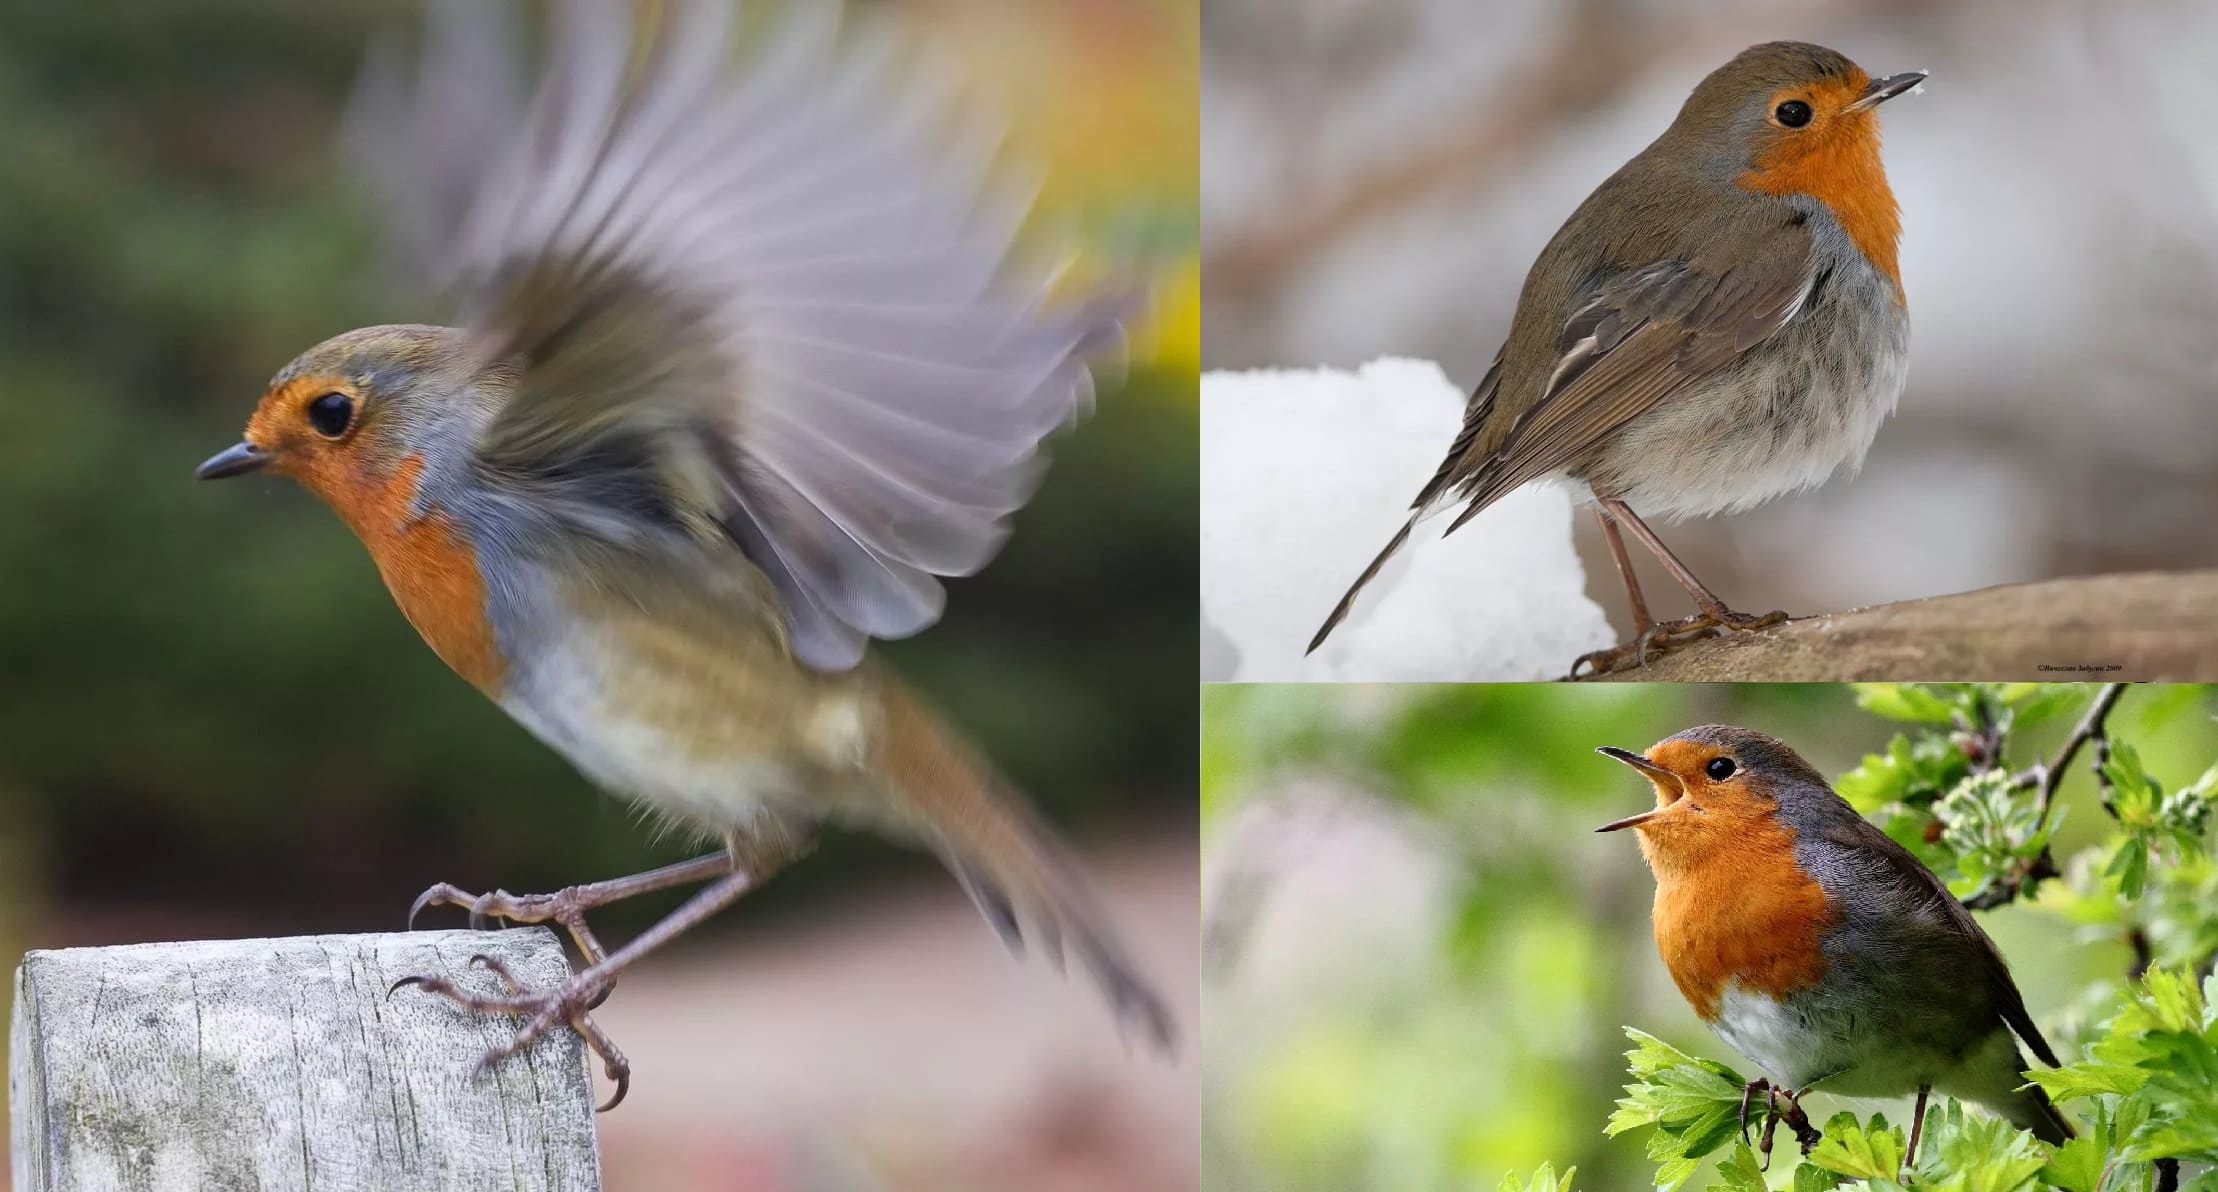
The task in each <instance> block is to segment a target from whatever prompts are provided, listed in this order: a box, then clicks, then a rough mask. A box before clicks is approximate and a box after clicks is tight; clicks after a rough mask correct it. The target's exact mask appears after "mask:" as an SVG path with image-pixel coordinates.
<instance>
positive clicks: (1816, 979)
mask: <svg viewBox="0 0 2218 1192" xmlns="http://www.w3.org/2000/svg"><path fill="white" fill-rule="evenodd" d="M1601 752H1603V753H1605V754H1608V755H1609V756H1611V757H1613V758H1616V759H1617V760H1618V761H1621V762H1624V763H1625V764H1626V765H1629V766H1631V767H1633V768H1634V769H1636V770H1639V771H1640V772H1641V773H1642V774H1643V775H1644V776H1646V777H1647V779H1648V781H1649V782H1651V783H1653V784H1654V785H1655V788H1656V807H1655V810H1653V811H1644V812H1642V813H1640V814H1639V815H1633V816H1627V817H1626V818H1624V819H1621V820H1618V821H1616V822H1615V823H1609V824H1604V825H1602V827H1600V828H1598V829H1596V830H1597V831H1601V832H1615V831H1618V830H1620V829H1623V828H1632V829H1635V830H1637V831H1638V832H1639V833H1640V851H1641V854H1642V855H1643V856H1645V857H1646V858H1647V859H1648V867H1649V868H1650V869H1651V870H1653V871H1654V872H1655V875H1656V908H1655V930H1656V948H1657V950H1658V951H1659V952H1661V953H1662V954H1663V960H1664V966H1665V967H1666V968H1669V969H1670V970H1671V978H1672V980H1673V981H1675V982H1677V983H1678V986H1679V992H1680V993H1682V994H1684V995H1686V999H1687V1001H1688V1002H1689V1003H1690V1004H1692V1005H1693V1006H1694V1011H1695V1013H1696V1014H1698V1015H1700V1016H1701V1018H1702V1021H1704V1022H1706V1023H1708V1024H1710V1028H1711V1029H1712V1030H1714V1031H1716V1032H1717V1033H1718V1037H1720V1038H1722V1039H1724V1040H1725V1041H1726V1042H1727V1043H1729V1044H1731V1045H1732V1047H1733V1048H1734V1050H1736V1051H1739V1052H1740V1053H1741V1054H1742V1055H1745V1056H1747V1057H1748V1058H1749V1060H1750V1061H1751V1062H1753V1063H1754V1064H1755V1065H1756V1066H1757V1068H1759V1069H1760V1070H1761V1071H1762V1072H1763V1074H1764V1076H1763V1079H1759V1080H1757V1081H1754V1082H1752V1083H1751V1084H1750V1085H1749V1086H1748V1092H1747V1096H1746V1097H1744V1099H1743V1101H1742V1107H1741V1113H1742V1124H1743V1127H1744V1128H1745V1126H1746V1123H1747V1112H1748V1101H1749V1099H1751V1098H1753V1097H1754V1096H1755V1094H1757V1093H1764V1094H1766V1097H1767V1101H1768V1100H1769V1099H1770V1098H1772V1097H1773V1096H1776V1097H1777V1098H1778V1099H1779V1100H1783V1101H1784V1102H1785V1104H1786V1105H1787V1106H1788V1108H1789V1110H1790V1111H1791V1112H1792V1114H1793V1115H1794V1117H1795V1118H1796V1119H1797V1121H1798V1123H1799V1124H1798V1127H1797V1129H1798V1132H1806V1131H1808V1126H1807V1121H1806V1119H1804V1118H1802V1115H1801V1113H1800V1107H1799V1105H1798V1104H1797V1102H1798V1101H1799V1099H1800V1097H1801V1096H1802V1094H1803V1093H1805V1092H1807V1091H1809V1090H1810V1089H1811V1088H1812V1087H1813V1086H1815V1087H1820V1088H1822V1089H1823V1090H1824V1091H1826V1092H1831V1093H1839V1094H1842V1095H1845V1096H1851V1097H1898V1096H1904V1095H1908V1094H1912V1093H1914V1094H1916V1096H1917V1110H1916V1117H1915V1120H1914V1121H1913V1122H1912V1124H1911V1127H1910V1149H1909V1155H1908V1158H1907V1159H1906V1160H1905V1161H1906V1162H1907V1161H1908V1159H1915V1158H1916V1156H1917V1149H1918V1135H1919V1133H1920V1131H1921V1130H1922V1129H1923V1127H1924V1118H1925V1099H1926V1094H1928V1093H1929V1092H1931V1091H1933V1090H1935V1089H1938V1090H1940V1091H1941V1092H1943V1093H1946V1094H1949V1095H1951V1096H1954V1097H1958V1098H1961V1099H1963V1100H1967V1101H1974V1102H1977V1103H1979V1104H1981V1105H1984V1106H1987V1107H1988V1108H1989V1109H1992V1110H1994V1111H1995V1112H1996V1113H1999V1114H2001V1115H2002V1116H2003V1117H2005V1118H2008V1119H2009V1120H2010V1121H2011V1122H2012V1123H2013V1124H2015V1125H2017V1126H2020V1127H2023V1128H2024V1129H2027V1130H2031V1131H2033V1133H2034V1134H2035V1135H2037V1136H2039V1137H2040V1138H2041V1139H2043V1140H2045V1141H2047V1142H2052V1143H2061V1142H2063V1141H2064V1140H2065V1139H2068V1138H2070V1137H2072V1127H2071V1125H2070V1123H2068V1122H2067V1121H2066V1120H2065V1119H2064V1116H2063V1115H2062V1114H2061V1113H2059V1112H2058V1111H2057V1108H2056V1106H2055V1105H2053V1104H2051V1103H2050V1102H2049V1099H2048V1096H2047V1094H2045V1093H2043V1092H2042V1091H2041V1089H2040V1086H2038V1085H2031V1084H2028V1082H2027V1081H2026V1079H2025V1077H2024V1075H2023V1072H2024V1071H2025V1067H2026V1064H2025V1060H2024V1058H2023V1057H2022V1056H2020V1055H2019V1054H2018V1044H2017V1042H2016V1041H2014V1040H2013V1039H2012V1038H2011V1036H2012V1034H2013V1032H2014V1033H2015V1034H2016V1036H2017V1039H2018V1040H2023V1041H2024V1043H2025V1045H2026V1046H2027V1047H2029V1048H2031V1049H2032V1050H2033V1054H2034V1055H2036V1056H2039V1057H2040V1059H2041V1062H2042V1063H2044V1064H2047V1065H2048V1066H2050V1067H2055V1066H2056V1065H2057V1060H2056V1053H2055V1052H2053V1051H2051V1050H2050V1049H2049V1045H2048V1041H2047V1040H2045V1039H2043V1038H2042V1037H2041V1031H2040V1028H2039V1027H2036V1026H2035V1025H2034V1024H2033V1019H2032V1017H2031V1016H2030V1015H2028V1014H2027V1013H2026V1009H2025V999H2024V998H2023V997H2021V996H2019V993H2018V987H2017V985H2016V984H2014V983H2013V982H2012V981H2011V979H2010V970H2009V968H2008V966H2006V965H2005V964H2004V963H2003V959H2002V953H2001V952H2000V951H1998V950H1996V948H1995V943H1994V941H1993V940H1990V939H1988V938H1987V933H1986V932H1984V931H1982V930H1980V927H1979V924H1978V923H1977V922H1975V921H1974V920H1973V919H1972V916H1971V912H1970V911H1968V910H1966V909H1964V904H1963V903H1961V902H1958V901H1957V900H1956V897H1955V896H1954V895H1952V894H1950V893H1949V892H1948V887H1947V886H1945V885H1942V884H1941V879H1940V878H1938V877H1935V876H1934V875H1933V871H1932V870H1930V869H1927V868H1926V867H1925V866H1924V865H1923V864H1921V863H1920V862H1919V861H1918V859H1917V858H1916V857H1914V856H1912V855H1911V854H1910V852H1909V851H1908V850H1907V849H1904V848H1903V847H1902V846H1901V845H1899V844H1896V843H1895V842H1894V841H1893V840H1890V839H1888V837H1887V834H1886V833H1884V832H1881V831H1880V830H1879V829H1878V828H1875V827H1873V826H1872V825H1871V823H1870V822H1869V821H1867V820H1865V819H1864V817H1862V816H1860V815H1858V814H1856V809H1855V808H1853V807H1850V806H1849V805H1848V802H1847V801H1846V800H1844V799H1842V798H1841V797H1840V796H1839V795H1836V794H1834V793H1833V788H1832V787H1830V786H1828V785H1827V784H1826V781H1825V779H1824V777H1823V776H1822V775H1820V774H1819V773H1818V772H1817V771H1816V770H1814V769H1812V768H1811V767H1810V763H1808V762H1806V761H1804V760H1802V758H1801V756H1800V755H1799V754H1797V753H1795V751H1794V750H1792V749H1790V748H1788V747H1787V746H1786V744H1785V743H1784V742H1781V741H1778V740H1775V739H1773V738H1771V737H1767V736H1764V735H1763V734H1762V733H1757V732H1751V731H1749V730H1748V729H1744V728H1732V727H1729V726H1726V725H1716V724H1711V725H1703V726H1702V727H1700V728H1690V729H1688V730H1686V731H1685V732H1682V733H1679V734H1677V735H1676V736H1672V737H1667V738H1665V739H1664V740H1662V741H1660V742H1658V743H1657V744H1656V745H1655V746H1654V747H1653V748H1651V749H1650V750H1649V751H1648V753H1647V755H1646V756H1642V755H1641V754H1638V753H1634V752H1632V751H1630V750H1626V749H1615V748H1609V747H1604V748H1603V749H1602V750H1601ZM1774 1103H1776V1102H1774ZM1776 1121H1777V1119H1776V1117H1774V1119H1773V1123H1772V1124H1774V1125H1775V1124H1776ZM1812 1137H1813V1135H1811V1134H1809V1133H1804V1142H1805V1143H1806V1144H1807V1143H1808V1142H1809V1141H1810V1140H1811V1138H1812ZM1769 1140H1770V1130H1769V1128H1768V1127H1767V1129H1766V1132H1765V1142H1766V1149H1767V1150H1768V1149H1769Z"/></svg>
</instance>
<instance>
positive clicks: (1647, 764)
mask: <svg viewBox="0 0 2218 1192" xmlns="http://www.w3.org/2000/svg"><path fill="white" fill-rule="evenodd" d="M1594 752H1596V753H1599V754H1601V755H1603V756H1604V757H1614V758H1616V759H1617V760H1619V761H1621V762H1624V763H1625V764H1626V765H1628V766H1631V767H1632V768H1634V769H1635V770H1638V771H1640V772H1641V773H1642V774H1644V775H1646V776H1647V778H1648V781H1650V782H1653V783H1655V784H1656V785H1657V786H1658V787H1664V786H1667V785H1668V786H1670V787H1673V788H1677V789H1679V790H1680V792H1681V793H1682V794H1684V792H1685V787H1684V786H1683V785H1682V784H1681V783H1680V781H1679V776H1678V775H1677V774H1674V773H1672V772H1671V771H1669V770H1666V769H1664V768H1663V767H1662V766H1659V765H1657V764H1656V763H1654V762H1652V761H1649V760H1648V759H1647V758H1645V757H1642V756H1641V755H1639V754H1637V753H1634V752H1633V751H1632V750H1630V749H1619V748H1618V747H1617V746H1615V745H1604V746H1602V747H1601V748H1599V749H1597V750H1595V751H1594ZM1670 806H1671V805H1670V804H1668V803H1667V804H1665V805H1664V806H1662V807H1658V808H1656V809H1654V810H1652V811H1643V812H1641V813H1640V814H1639V815H1628V816H1626V817H1625V818H1624V819H1621V820H1612V821H1611V822H1609V823H1606V824H1603V825H1602V826H1601V827H1599V828H1596V829H1595V831H1597V832H1621V831H1623V830H1625V829H1626V828H1637V827H1639V826H1641V825H1642V824H1645V823H1647V822H1648V821H1649V820H1652V819H1654V818H1656V817H1657V816H1659V815H1662V814H1663V813H1664V812H1665V811H1667V810H1669V809H1670Z"/></svg>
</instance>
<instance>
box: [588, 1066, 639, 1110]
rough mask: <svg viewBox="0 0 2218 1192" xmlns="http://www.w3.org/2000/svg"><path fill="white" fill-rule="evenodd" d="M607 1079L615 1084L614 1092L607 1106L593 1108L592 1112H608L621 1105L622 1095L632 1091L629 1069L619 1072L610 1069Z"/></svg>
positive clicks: (622, 1101)
mask: <svg viewBox="0 0 2218 1192" xmlns="http://www.w3.org/2000/svg"><path fill="white" fill-rule="evenodd" d="M608 1078H609V1079H610V1080H613V1081H615V1082H616V1092H615V1093H614V1094H612V1095H611V1096H610V1097H609V1099H608V1104H606V1105H601V1106H597V1107H595V1109H594V1110H593V1112H595V1113H607V1112H608V1111H609V1110H611V1109H614V1108H616V1107H617V1106H619V1105H622V1104H623V1103H624V1095H625V1094H626V1093H629V1092H631V1091H632V1074H631V1069H629V1068H626V1069H624V1070H623V1071H621V1072H619V1071H617V1070H616V1069H615V1068H613V1067H612V1068H610V1069H609V1073H608Z"/></svg>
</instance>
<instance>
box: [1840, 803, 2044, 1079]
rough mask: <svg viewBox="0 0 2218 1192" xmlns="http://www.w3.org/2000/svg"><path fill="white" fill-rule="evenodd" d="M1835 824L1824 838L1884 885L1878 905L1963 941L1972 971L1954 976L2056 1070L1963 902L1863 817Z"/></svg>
mask: <svg viewBox="0 0 2218 1192" xmlns="http://www.w3.org/2000/svg"><path fill="white" fill-rule="evenodd" d="M1842 810H1843V816H1842V818H1841V820H1840V822H1839V823H1837V824H1834V825H1831V826H1829V827H1828V828H1827V829H1826V830H1825V835H1826V836H1827V837H1828V838H1829V839H1831V840H1832V841H1833V842H1834V843H1835V844H1837V845H1839V846H1840V849H1839V852H1838V854H1837V855H1839V856H1844V857H1854V858H1861V859H1865V860H1867V861H1868V862H1869V867H1870V872H1869V873H1868V874H1867V875H1866V876H1868V877H1869V878H1871V879H1872V880H1874V881H1876V882H1879V883H1882V886H1881V887H1880V888H1882V889H1883V890H1885V891H1886V893H1887V895H1888V896H1887V897H1884V898H1882V899H1881V902H1880V905H1881V906H1883V907H1893V908H1914V913H1912V914H1898V915H1896V916H1894V917H1895V918H1896V919H1897V920H1898V921H1899V922H1902V923H1905V924H1907V923H1908V922H1909V921H1910V920H1911V919H1914V918H1930V919H1933V920H1935V921H1937V922H1938V923H1939V925H1940V926H1941V927H1942V928H1943V930H1945V931H1947V932H1948V933H1949V934H1950V935H1953V936H1956V937H1958V938H1960V939H1961V940H1963V941H1964V948H1963V955H1965V956H1966V957H1968V958H1969V960H1970V964H1971V971H1969V972H1961V973H1958V974H1957V976H1958V978H1959V979H1960V980H1965V981H1978V982H1981V983H1983V984H1984V985H1985V986H1986V987H1987V989H1988V991H1989V992H1990V993H1991V994H1992V996H1993V997H1994V999H1995V1002H1994V1004H1995V1007H1996V1009H1997V1011H1998V1012H1999V1013H2000V1014H2001V1015H2002V1019H2003V1021H2004V1022H2006V1023H2008V1024H2009V1026H2010V1029H2011V1030H2012V1031H2014V1032H2016V1034H2017V1036H2018V1038H2019V1039H2021V1040H2023V1041H2024V1042H2025V1045H2026V1047H2027V1049H2029V1050H2031V1051H2032V1052H2033V1054H2034V1056H2035V1058H2037V1059H2039V1060H2040V1061H2041V1062H2042V1063H2044V1064H2047V1065H2048V1066H2049V1067H2052V1068H2054V1067H2057V1066H2058V1064H2057V1059H2056V1052H2055V1051H2054V1050H2053V1049H2051V1048H2050V1047H2049V1041H2048V1040H2047V1039H2045V1038H2043V1037H2042V1035H2041V1028H2040V1027H2038V1026H2036V1025H2034V1022H2033V1015H2032V1014H2031V1013H2029V1012H2028V1011H2027V1010H2026V1008H2025V995H2024V994H2022V993H2020V992H2018V984H2017V982H2016V981H2014V980H2012V979H2011V976H2010V965H2009V962H2007V961H2005V960H2004V959H2003V956H2002V950H2001V949H2000V948H1997V947H1996V946H1995V941H1994V940H1993V939H1992V938H1990V937H1989V936H1988V935H1987V932H1986V931H1985V930H1984V929H1982V928H1981V927H1980V926H1979V921H1978V920H1977V919H1975V918H1973V917H1972V912H1971V909H1970V908H1969V907H1966V906H1965V905H1964V903H1963V900H1962V899H1959V898H1958V897H1956V895H1954V894H1952V893H1950V892H1949V888H1948V886H1947V885H1946V884H1945V883H1943V882H1942V881H1941V879H1940V877H1939V875H1937V874H1935V873H1934V872H1933V871H1932V870H1931V869H1928V868H1926V867H1925V865H1924V864H1923V863H1921V862H1920V861H1919V860H1918V859H1917V858H1916V857H1915V856H1912V855H1911V853H1910V850H1908V849H1906V848H1904V847H1902V845H1901V844H1899V843H1897V842H1896V841H1895V839H1894V838H1893V837H1891V836H1888V835H1887V834H1886V833H1885V832H1883V831H1881V830H1880V829H1879V828H1878V826H1876V825H1874V824H1873V823H1872V822H1871V821H1870V820H1867V819H1865V818H1864V817H1862V816H1861V815H1857V814H1856V813H1855V812H1853V811H1849V810H1848V809H1847V808H1845V807H1844V808H1843V809H1842Z"/></svg>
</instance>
